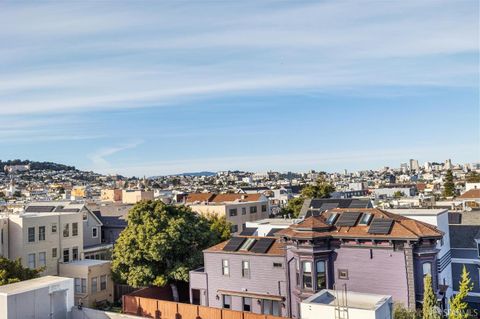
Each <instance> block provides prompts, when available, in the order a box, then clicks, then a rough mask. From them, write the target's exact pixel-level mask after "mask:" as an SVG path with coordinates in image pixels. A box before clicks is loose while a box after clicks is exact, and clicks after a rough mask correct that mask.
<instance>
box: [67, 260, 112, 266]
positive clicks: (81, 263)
mask: <svg viewBox="0 0 480 319" xmlns="http://www.w3.org/2000/svg"><path fill="white" fill-rule="evenodd" d="M110 262H111V261H110V260H98V259H82V260H75V261H71V262H69V263H65V264H63V265H72V266H97V265H103V264H108V263H110Z"/></svg>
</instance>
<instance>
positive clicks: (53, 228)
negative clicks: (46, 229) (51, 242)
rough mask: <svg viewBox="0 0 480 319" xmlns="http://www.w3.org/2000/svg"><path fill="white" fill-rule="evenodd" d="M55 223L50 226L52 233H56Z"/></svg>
mask: <svg viewBox="0 0 480 319" xmlns="http://www.w3.org/2000/svg"><path fill="white" fill-rule="evenodd" d="M57 230H58V229H57V223H52V224H51V227H50V231H51V232H52V234H56V233H57Z"/></svg>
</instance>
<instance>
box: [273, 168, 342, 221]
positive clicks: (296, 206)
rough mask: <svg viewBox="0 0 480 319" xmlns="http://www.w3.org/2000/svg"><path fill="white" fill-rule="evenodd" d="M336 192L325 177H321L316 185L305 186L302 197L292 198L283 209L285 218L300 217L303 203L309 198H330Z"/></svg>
mask: <svg viewBox="0 0 480 319" xmlns="http://www.w3.org/2000/svg"><path fill="white" fill-rule="evenodd" d="M334 191H335V187H334V186H333V185H332V184H331V183H330V182H328V181H327V180H326V179H325V177H323V176H320V177H319V178H318V179H317V181H316V183H315V184H314V185H308V186H305V187H304V188H303V189H302V191H301V193H300V197H295V198H292V199H290V200H289V201H288V203H287V206H286V207H284V208H283V209H282V212H281V214H282V215H283V216H290V217H292V218H296V217H298V214H300V210H301V209H302V206H303V202H304V201H305V199H307V198H329V197H330V193H332V192H334Z"/></svg>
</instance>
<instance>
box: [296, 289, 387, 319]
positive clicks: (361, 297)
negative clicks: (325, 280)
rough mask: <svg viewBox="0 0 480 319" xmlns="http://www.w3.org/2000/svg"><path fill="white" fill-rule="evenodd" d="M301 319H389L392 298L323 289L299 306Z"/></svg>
mask: <svg viewBox="0 0 480 319" xmlns="http://www.w3.org/2000/svg"><path fill="white" fill-rule="evenodd" d="M300 307H301V317H302V319H318V318H322V319H356V318H362V319H391V318H392V316H393V310H392V308H393V301H392V296H383V295H374V294H366V293H359V292H351V291H348V292H346V293H345V292H342V291H335V290H328V289H324V290H322V291H320V292H318V293H316V294H315V295H313V296H311V297H310V298H308V299H306V300H304V301H303V302H302V304H301V306H300Z"/></svg>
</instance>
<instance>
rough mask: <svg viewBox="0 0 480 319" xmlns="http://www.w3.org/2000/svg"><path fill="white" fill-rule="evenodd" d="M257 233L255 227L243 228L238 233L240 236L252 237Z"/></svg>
mask: <svg viewBox="0 0 480 319" xmlns="http://www.w3.org/2000/svg"><path fill="white" fill-rule="evenodd" d="M256 231H257V228H255V227H245V228H244V229H243V230H242V232H241V233H240V235H241V236H252V235H253V234H255V232H256Z"/></svg>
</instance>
